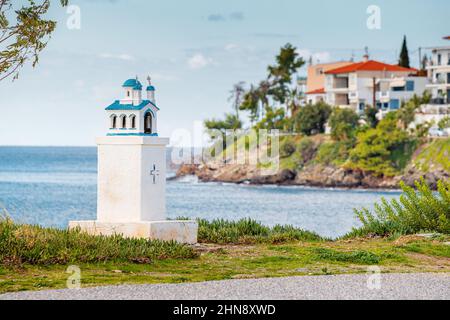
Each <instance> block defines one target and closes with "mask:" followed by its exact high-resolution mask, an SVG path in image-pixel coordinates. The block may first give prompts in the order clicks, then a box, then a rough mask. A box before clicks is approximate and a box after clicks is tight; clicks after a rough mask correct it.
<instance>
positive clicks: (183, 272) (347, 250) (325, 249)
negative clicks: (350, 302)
mask: <svg viewBox="0 0 450 320" xmlns="http://www.w3.org/2000/svg"><path fill="white" fill-rule="evenodd" d="M444 241H448V237H447V238H445V239H444V238H443V239H441V240H439V241H438V240H426V239H422V240H418V239H415V238H414V239H408V238H398V239H396V240H395V241H393V240H388V239H371V240H352V241H325V242H291V243H285V244H282V245H280V244H265V243H263V244H252V245H214V244H203V245H200V247H199V248H198V249H196V250H199V254H198V257H197V258H194V259H183V260H180V259H164V260H154V261H153V262H152V263H147V264H139V263H133V262H115V261H107V262H101V263H100V262H99V263H77V264H76V265H78V266H79V267H80V269H81V285H82V287H90V286H100V285H118V284H141V283H182V282H196V281H210V280H225V279H245V278H264V277H286V276H301V275H303V276H305V275H324V274H353V273H366V272H367V267H368V266H371V265H377V266H379V267H380V268H381V270H382V272H387V273H388V272H450V259H449V258H450V254H449V252H448V249H446V248H448V246H446V245H445V244H444ZM417 248H419V249H417ZM419 251H420V252H419ZM67 267H68V265H60V264H56V265H30V264H23V265H20V266H1V265H0V293H1V292H11V291H21V290H42V289H58V288H65V287H66V281H67V278H68V277H69V276H70V274H68V273H66V270H67Z"/></svg>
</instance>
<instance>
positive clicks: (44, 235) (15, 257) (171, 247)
mask: <svg viewBox="0 0 450 320" xmlns="http://www.w3.org/2000/svg"><path fill="white" fill-rule="evenodd" d="M196 256H197V253H196V252H195V251H194V250H193V249H192V248H191V247H189V246H186V245H181V244H177V243H175V242H163V241H150V240H144V239H127V238H123V237H122V236H91V235H88V234H86V233H83V232H80V231H77V230H59V229H52V228H43V227H39V226H31V225H19V224H15V223H13V222H12V221H11V220H1V221H0V265H21V264H33V265H52V264H68V263H97V262H108V261H114V262H135V263H149V262H151V260H155V259H169V258H176V259H189V258H195V257H196Z"/></svg>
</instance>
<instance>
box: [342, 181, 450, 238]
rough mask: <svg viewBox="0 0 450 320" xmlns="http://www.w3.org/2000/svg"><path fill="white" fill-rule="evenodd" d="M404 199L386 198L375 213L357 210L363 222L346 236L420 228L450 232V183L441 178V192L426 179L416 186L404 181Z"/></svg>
mask: <svg viewBox="0 0 450 320" xmlns="http://www.w3.org/2000/svg"><path fill="white" fill-rule="evenodd" d="M401 187H402V189H403V194H402V195H401V196H400V200H396V199H393V200H391V202H388V201H387V200H386V199H384V198H383V199H382V201H381V204H375V208H374V211H375V214H374V213H372V212H370V211H369V210H367V209H365V208H364V209H362V210H355V213H356V215H357V217H358V219H359V220H360V221H361V223H362V224H363V226H362V227H361V228H358V229H353V231H352V232H350V233H349V234H347V235H346V236H345V237H344V238H351V237H356V236H367V235H375V236H389V235H393V234H400V235H407V234H415V233H418V232H439V233H443V234H450V183H449V182H446V181H439V182H438V192H437V193H435V192H433V191H431V189H430V188H429V186H428V185H427V184H426V183H425V181H424V180H423V179H422V180H421V181H420V182H419V181H417V182H416V188H417V191H416V190H415V189H414V188H411V187H408V186H406V185H405V184H404V183H401Z"/></svg>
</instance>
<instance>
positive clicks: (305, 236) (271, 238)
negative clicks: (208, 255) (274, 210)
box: [198, 219, 325, 244]
mask: <svg viewBox="0 0 450 320" xmlns="http://www.w3.org/2000/svg"><path fill="white" fill-rule="evenodd" d="M198 223H199V231H198V241H199V242H202V243H218V244H254V243H272V244H277V243H286V242H292V241H323V240H325V239H324V238H322V237H321V236H319V235H317V234H316V233H313V232H310V231H304V230H301V229H298V228H295V227H293V226H281V225H277V226H275V227H273V228H270V227H267V226H264V225H262V224H260V223H259V222H257V221H255V220H252V219H241V220H239V221H227V220H223V219H217V220H213V221H207V220H204V219H199V220H198Z"/></svg>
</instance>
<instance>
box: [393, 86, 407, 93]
mask: <svg viewBox="0 0 450 320" xmlns="http://www.w3.org/2000/svg"><path fill="white" fill-rule="evenodd" d="M392 91H395V92H397V91H405V87H393V88H392Z"/></svg>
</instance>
